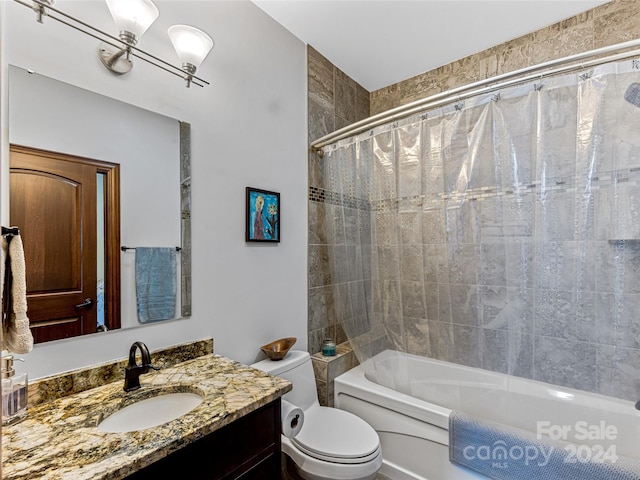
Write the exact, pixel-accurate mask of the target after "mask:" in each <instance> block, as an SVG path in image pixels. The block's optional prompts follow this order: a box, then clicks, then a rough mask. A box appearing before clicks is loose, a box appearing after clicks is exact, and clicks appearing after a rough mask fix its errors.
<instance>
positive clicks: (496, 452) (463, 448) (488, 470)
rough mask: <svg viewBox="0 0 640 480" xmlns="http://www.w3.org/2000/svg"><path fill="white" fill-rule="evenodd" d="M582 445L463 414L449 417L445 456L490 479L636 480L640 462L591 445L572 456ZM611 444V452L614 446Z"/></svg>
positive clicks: (452, 414) (639, 470) (455, 413)
mask: <svg viewBox="0 0 640 480" xmlns="http://www.w3.org/2000/svg"><path fill="white" fill-rule="evenodd" d="M580 447H581V446H579V445H575V444H570V443H569V442H561V441H557V440H552V439H548V438H545V437H543V438H542V439H538V438H537V435H536V434H535V433H532V432H528V431H526V430H522V429H519V428H515V427H511V426H508V425H502V424H499V423H495V422H490V421H488V420H483V419H479V418H475V417H471V416H469V415H466V414H464V413H461V412H452V413H451V415H450V416H449V460H451V462H453V463H457V464H459V465H462V466H464V467H467V468H469V469H471V470H474V471H476V472H478V473H481V474H482V475H485V476H486V477H488V478H492V479H494V480H514V479H527V480H591V479H593V480H596V479H597V480H640V461H638V460H635V459H631V458H628V457H623V456H621V455H615V454H614V455H612V456H611V455H608V456H600V455H598V450H596V448H595V447H590V446H586V448H587V450H588V451H586V450H585V451H583V452H582V454H581V456H576V455H575V453H576V450H577V449H578V448H580ZM613 447H614V450H613V452H615V444H614V445H613ZM604 449H605V450H606V449H607V447H606V446H605V447H604ZM582 450H584V449H582ZM585 453H586V455H585ZM600 453H602V452H600Z"/></svg>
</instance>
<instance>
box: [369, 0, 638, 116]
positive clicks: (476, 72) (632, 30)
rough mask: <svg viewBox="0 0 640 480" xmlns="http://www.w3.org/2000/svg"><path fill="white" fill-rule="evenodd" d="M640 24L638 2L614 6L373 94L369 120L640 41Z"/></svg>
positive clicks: (627, 0)
mask: <svg viewBox="0 0 640 480" xmlns="http://www.w3.org/2000/svg"><path fill="white" fill-rule="evenodd" d="M638 18H640V2H639V1H638V0H613V1H612V2H609V3H606V4H604V5H601V6H599V7H597V8H594V9H592V10H589V11H587V12H584V13H582V14H580V15H577V16H575V17H571V18H569V19H567V20H564V21H562V22H559V23H556V24H554V25H551V26H549V27H546V28H543V29H541V30H537V31H535V32H533V33H530V34H527V35H524V36H522V37H519V38H516V39H514V40H511V41H509V42H506V43H503V44H501V45H498V46H495V47H492V48H489V49H487V50H483V51H481V52H478V53H476V54H473V55H470V56H468V57H465V58H462V59H460V60H457V61H455V62H452V63H449V64H447V65H444V66H442V67H439V68H436V69H434V70H431V71H428V72H425V73H423V74H421V75H417V76H415V77H412V78H409V79H407V80H405V81H402V82H399V83H396V84H394V85H390V86H388V87H385V88H381V89H380V90H376V91H374V92H371V115H375V114H377V113H380V112H384V111H385V110H389V109H391V108H394V107H398V106H400V105H405V104H407V103H410V102H412V101H415V100H419V99H421V98H425V97H428V96H430V95H434V94H436V93H440V92H444V91H446V90H449V89H451V88H456V87H460V86H463V85H468V84H469V83H472V82H475V81H478V80H482V79H485V78H490V77H493V76H496V75H500V74H502V73H507V72H512V71H514V70H518V69H520V68H524V67H528V66H530V65H536V64H538V63H542V62H546V61H548V60H553V59H556V58H561V57H565V56H568V55H573V54H576V53H581V52H585V51H588V50H593V49H596V48H600V47H604V46H607V45H613V44H616V43H621V42H625V41H628V40H634V39H637V38H640V21H638Z"/></svg>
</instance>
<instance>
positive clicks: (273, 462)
mask: <svg viewBox="0 0 640 480" xmlns="http://www.w3.org/2000/svg"><path fill="white" fill-rule="evenodd" d="M173 475H175V477H174V478H188V479H189V480H280V479H281V472H280V399H279V398H278V399H277V400H275V401H273V402H271V403H269V404H267V405H265V406H264V407H261V408H259V409H258V410H255V411H254V412H251V413H249V414H247V415H245V416H244V417H242V418H239V419H238V420H236V421H234V422H233V423H231V424H229V425H227V426H225V427H223V428H221V429H220V430H217V431H215V432H213V433H211V434H209V435H207V436H206V437H204V438H202V439H201V440H198V441H197V442H194V443H191V444H189V445H187V446H185V447H184V448H182V449H180V450H178V451H177V452H174V453H172V454H170V455H169V456H167V457H165V458H163V459H162V460H159V461H157V462H156V463H153V464H151V465H149V466H148V467H145V468H143V469H142V470H139V471H138V472H136V473H134V474H132V475H130V476H129V477H127V479H129V480H147V479H149V480H157V479H158V478H170V477H171V476H173Z"/></svg>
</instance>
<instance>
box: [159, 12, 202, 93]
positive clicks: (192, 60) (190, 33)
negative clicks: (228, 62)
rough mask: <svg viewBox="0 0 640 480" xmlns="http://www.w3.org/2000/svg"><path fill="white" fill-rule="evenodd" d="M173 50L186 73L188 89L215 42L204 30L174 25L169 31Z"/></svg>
mask: <svg viewBox="0 0 640 480" xmlns="http://www.w3.org/2000/svg"><path fill="white" fill-rule="evenodd" d="M167 33H168V34H169V38H170V39H171V43H173V48H175V50H176V53H177V54H178V58H179V59H180V61H181V62H182V70H184V71H185V73H186V80H187V87H188V86H189V85H190V84H191V79H192V78H193V74H194V73H196V70H197V69H198V67H199V66H200V64H201V63H202V62H203V61H204V59H205V58H207V55H209V52H210V51H211V49H212V48H213V40H212V39H211V37H210V36H209V35H207V34H206V33H204V32H203V31H202V30H198V29H197V28H194V27H190V26H189V25H173V26H172V27H169V30H167Z"/></svg>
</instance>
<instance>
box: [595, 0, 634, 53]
mask: <svg viewBox="0 0 640 480" xmlns="http://www.w3.org/2000/svg"><path fill="white" fill-rule="evenodd" d="M614 3H615V4H616V5H615V6H617V8H615V9H614V8H613V7H614V5H612V6H611V8H610V9H607V10H603V14H602V15H599V16H597V17H595V18H594V20H593V24H594V46H595V48H599V47H604V46H607V45H613V44H616V43H620V42H626V41H627V40H633V39H636V38H638V37H640V21H639V20H638V18H639V16H640V2H637V1H635V0H634V1H618V2H614Z"/></svg>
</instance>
